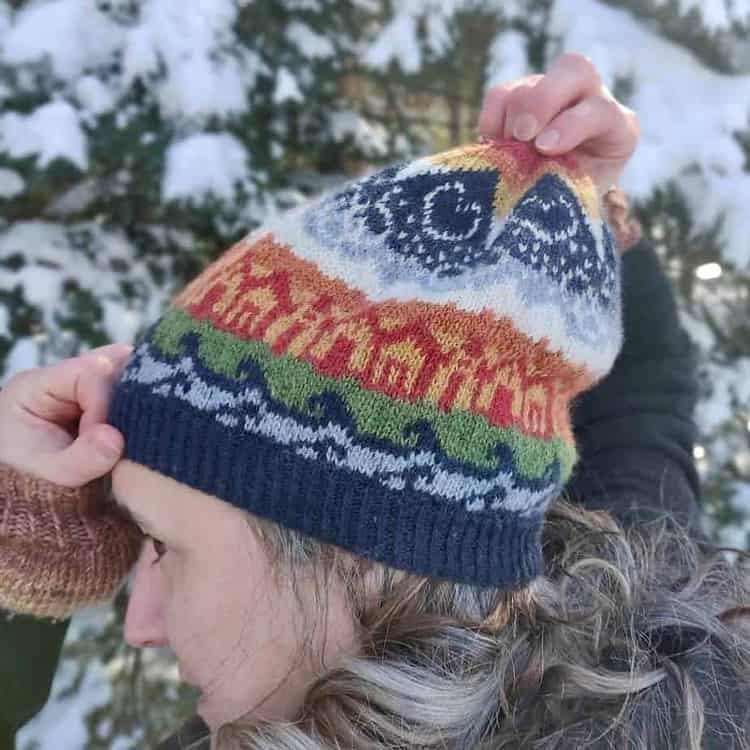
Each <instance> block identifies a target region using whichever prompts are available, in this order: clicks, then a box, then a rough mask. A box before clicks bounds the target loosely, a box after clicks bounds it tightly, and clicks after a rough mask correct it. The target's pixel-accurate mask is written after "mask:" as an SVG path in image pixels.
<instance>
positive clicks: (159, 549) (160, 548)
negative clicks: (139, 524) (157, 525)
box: [146, 534, 167, 565]
mask: <svg viewBox="0 0 750 750" xmlns="http://www.w3.org/2000/svg"><path fill="white" fill-rule="evenodd" d="M146 537H147V538H148V539H150V540H151V543H152V544H153V545H154V552H156V559H155V560H154V561H153V562H152V563H151V564H152V565H156V563H158V562H159V560H161V559H162V557H164V555H165V554H166V551H167V547H166V545H165V544H164V542H162V541H161V539H156V538H155V537H153V536H151V534H146Z"/></svg>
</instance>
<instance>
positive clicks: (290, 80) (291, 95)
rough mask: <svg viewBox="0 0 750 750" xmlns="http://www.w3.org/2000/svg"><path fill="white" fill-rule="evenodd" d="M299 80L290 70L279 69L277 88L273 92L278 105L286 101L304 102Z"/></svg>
mask: <svg viewBox="0 0 750 750" xmlns="http://www.w3.org/2000/svg"><path fill="white" fill-rule="evenodd" d="M304 98H305V97H304V96H303V94H302V91H300V87H299V84H298V83H297V79H296V78H295V77H294V74H293V73H292V72H291V71H290V70H289V69H288V68H279V71H278V74H277V76H276V87H275V88H274V92H273V100H274V102H275V103H276V104H281V103H282V102H285V101H297V102H301V101H304Z"/></svg>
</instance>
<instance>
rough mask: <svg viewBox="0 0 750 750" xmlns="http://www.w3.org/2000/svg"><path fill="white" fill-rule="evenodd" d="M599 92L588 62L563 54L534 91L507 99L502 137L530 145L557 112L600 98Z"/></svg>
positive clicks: (525, 90) (524, 90)
mask: <svg viewBox="0 0 750 750" xmlns="http://www.w3.org/2000/svg"><path fill="white" fill-rule="evenodd" d="M602 89H603V85H602V80H601V76H600V75H599V72H598V71H597V69H596V68H595V67H594V64H593V63H592V62H591V60H590V59H589V58H588V57H585V56H583V55H581V54H579V53H577V52H569V53H566V54H564V55H562V56H561V57H559V58H558V59H557V60H556V61H555V62H554V63H553V65H552V67H551V68H550V70H549V72H548V73H547V75H546V76H544V77H543V78H542V79H541V80H539V81H538V82H537V83H536V85H535V86H534V87H533V88H531V89H529V88H527V87H524V88H519V89H517V90H516V91H514V92H513V95H512V96H511V97H509V100H508V106H507V109H506V115H505V128H504V133H503V134H504V137H506V138H511V137H514V138H517V139H518V140H523V141H530V140H532V139H534V138H536V136H537V135H539V133H540V132H541V131H542V130H544V129H545V127H546V126H547V125H548V123H549V122H550V121H551V120H552V119H553V118H554V117H555V115H557V114H558V112H561V111H563V110H565V109H568V108H570V107H572V106H573V105H575V104H576V103H577V102H579V101H581V100H583V99H586V98H588V97H591V96H595V95H597V94H601V93H602ZM537 145H539V146H541V144H537Z"/></svg>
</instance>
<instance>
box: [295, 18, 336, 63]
mask: <svg viewBox="0 0 750 750" xmlns="http://www.w3.org/2000/svg"><path fill="white" fill-rule="evenodd" d="M285 34H286V37H287V39H289V40H290V41H292V42H294V43H295V44H296V45H297V47H298V48H299V50H300V52H302V53H303V54H304V55H305V57H308V58H317V59H321V58H326V57H331V56H332V55H333V54H334V52H335V50H334V47H333V43H332V42H331V40H330V39H327V38H326V37H324V36H321V35H320V34H318V33H317V32H316V31H314V30H313V29H311V28H310V27H309V26H308V25H307V24H304V23H300V22H299V21H293V22H292V23H290V24H289V26H287V28H286V31H285Z"/></svg>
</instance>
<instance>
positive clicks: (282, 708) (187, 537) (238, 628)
mask: <svg viewBox="0 0 750 750" xmlns="http://www.w3.org/2000/svg"><path fill="white" fill-rule="evenodd" d="M112 490H113V494H114V496H115V498H116V499H117V501H118V503H119V504H120V505H122V506H124V507H126V508H127V510H128V511H129V513H130V515H131V516H133V518H134V519H135V521H136V523H138V525H139V526H140V527H141V529H142V530H143V531H144V533H146V534H148V535H149V536H151V537H152V539H147V540H146V541H145V543H144V545H143V547H142V549H141V554H140V557H139V559H138V562H137V564H136V567H135V573H134V579H133V582H132V591H131V595H130V601H129V604H128V611H127V616H126V620H125V640H126V641H127V642H128V643H129V644H130V645H131V646H134V647H135V648H144V647H148V646H157V647H168V648H171V649H172V650H173V651H174V653H175V655H176V657H177V661H178V665H179V672H180V677H181V679H182V680H184V681H185V682H187V683H189V684H191V685H194V686H195V687H197V688H198V689H199V690H200V691H201V697H200V702H199V704H198V713H199V714H200V715H201V717H202V718H203V720H204V721H205V722H206V723H207V724H208V726H209V727H210V728H211V730H212V731H215V730H216V729H218V728H219V726H221V725H222V724H224V723H226V722H228V721H231V720H234V719H236V718H238V717H239V716H242V715H244V714H246V713H247V712H248V711H249V710H250V709H254V707H256V706H257V708H255V710H253V715H254V716H255V717H257V718H262V719H268V720H282V719H293V718H294V714H295V712H296V711H297V710H298V708H299V706H300V704H301V702H302V699H303V696H304V692H305V689H306V686H307V685H308V683H309V682H310V681H311V680H312V679H313V677H314V674H313V670H312V669H311V668H310V666H309V663H310V660H309V659H304V662H303V663H298V660H299V659H301V658H302V657H301V656H298V647H299V645H300V642H301V640H302V638H304V637H305V635H308V636H309V632H308V631H309V628H310V627H311V626H312V623H307V622H305V621H304V620H305V618H304V616H303V614H302V613H301V612H300V610H299V606H298V604H297V602H296V600H295V598H294V595H293V592H292V591H291V589H290V588H289V587H284V590H281V589H280V587H278V586H277V585H276V584H275V583H274V581H273V577H272V575H271V570H270V567H269V564H268V560H267V559H266V555H265V553H264V551H263V549H262V547H261V545H260V543H259V542H258V540H257V538H256V537H255V535H254V534H253V533H252V532H251V530H250V528H249V527H248V525H247V516H246V515H245V514H244V513H243V512H242V511H240V510H238V509H237V508H235V507H233V506H231V505H229V504H228V503H225V502H223V501H221V500H219V499H217V498H215V497H212V496H210V495H206V494H204V493H202V492H199V491H197V490H194V489H192V488H190V487H188V486H186V485H183V484H180V483H179V482H176V481H174V480H173V479H171V478H169V477H166V476H164V475H162V474H159V473H157V472H154V471H152V470H150V469H148V468H146V467H144V466H142V465H140V464H137V463H134V462H132V461H129V460H125V459H123V460H122V461H120V462H119V463H118V464H117V465H116V466H115V468H114V469H113V471H112ZM153 540H157V541H153ZM335 594H336V592H329V596H330V601H329V618H328V641H327V646H326V657H327V660H328V659H330V658H331V656H333V655H335V654H336V653H339V652H340V651H341V650H342V649H348V648H350V647H351V644H352V643H353V637H352V633H353V627H352V623H351V620H350V618H349V616H348V615H347V613H346V610H345V608H344V606H343V604H342V603H341V601H340V599H339V598H338V597H337V596H336V595H335ZM324 626H325V623H322V622H321V623H319V624H318V628H317V630H318V632H319V633H320V634H321V636H322V635H323V634H324V630H325V627H324ZM321 642H322V640H321ZM295 657H297V658H295ZM326 663H328V661H327V662H326ZM287 674H288V677H287ZM277 687H278V690H275V688H277ZM274 690H275V692H274ZM269 693H273V694H272V695H270V696H269V697H268V699H267V700H265V701H264V702H263V703H262V705H258V704H259V703H261V701H263V699H264V698H266V696H268V694H269Z"/></svg>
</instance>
